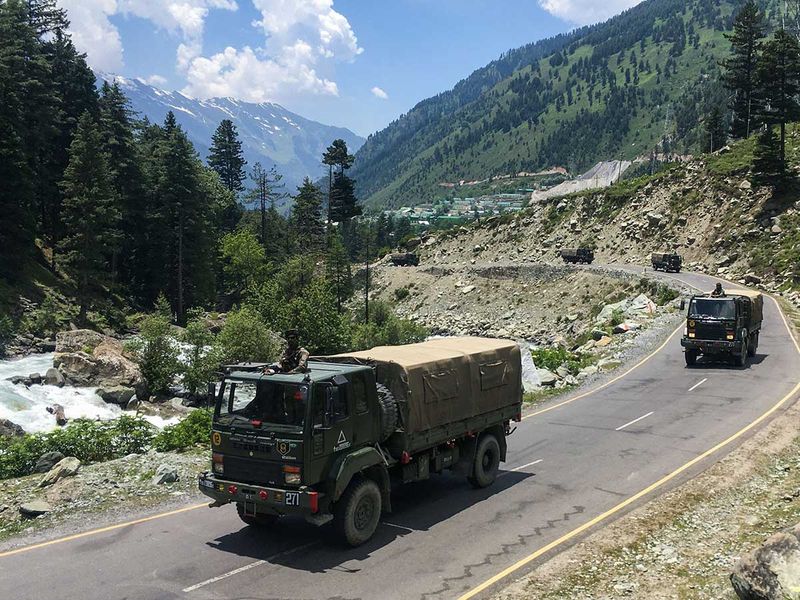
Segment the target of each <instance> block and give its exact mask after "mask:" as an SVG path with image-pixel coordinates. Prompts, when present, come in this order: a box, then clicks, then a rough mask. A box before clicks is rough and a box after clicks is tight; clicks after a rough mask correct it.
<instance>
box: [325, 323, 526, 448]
mask: <svg viewBox="0 0 800 600" xmlns="http://www.w3.org/2000/svg"><path fill="white" fill-rule="evenodd" d="M324 360H330V361H335V362H357V363H359V364H368V365H371V366H373V367H374V368H375V372H376V378H377V380H378V382H379V383H382V384H383V385H385V386H386V387H387V388H389V390H391V392H392V393H393V394H394V397H395V398H396V400H397V402H398V406H399V408H400V420H401V426H402V428H403V429H404V430H405V433H406V434H414V433H418V432H424V431H427V430H429V429H432V428H434V427H439V426H443V425H447V424H449V423H454V422H456V421H460V420H462V419H466V418H470V417H474V416H478V415H481V414H484V413H489V412H492V411H494V410H497V409H500V408H504V407H508V406H512V405H515V404H516V405H518V404H519V402H520V399H521V396H522V373H521V358H520V348H519V346H518V345H517V344H516V343H514V342H511V341H507V340H497V339H486V338H473V337H454V338H441V339H434V340H428V341H426V342H422V343H419V344H409V345H406V346H380V347H377V348H373V349H371V350H364V351H362V352H353V353H348V354H341V355H337V356H333V357H328V358H326V359H324Z"/></svg>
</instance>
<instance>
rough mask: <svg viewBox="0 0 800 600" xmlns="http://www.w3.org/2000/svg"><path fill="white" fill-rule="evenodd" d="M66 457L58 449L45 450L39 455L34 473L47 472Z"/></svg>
mask: <svg viewBox="0 0 800 600" xmlns="http://www.w3.org/2000/svg"><path fill="white" fill-rule="evenodd" d="M63 459H64V455H63V454H61V452H59V451H58V450H53V451H52V452H45V453H44V454H42V455H41V456H40V457H39V460H37V461H36V465H35V466H34V467H33V472H34V473H47V472H48V471H49V470H50V469H52V468H53V467H55V466H56V465H57V464H58V463H59V462H60V461H61V460H63Z"/></svg>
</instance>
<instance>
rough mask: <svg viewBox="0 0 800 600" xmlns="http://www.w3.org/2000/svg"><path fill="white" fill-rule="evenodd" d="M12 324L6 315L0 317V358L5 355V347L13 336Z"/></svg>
mask: <svg viewBox="0 0 800 600" xmlns="http://www.w3.org/2000/svg"><path fill="white" fill-rule="evenodd" d="M14 329H15V328H14V322H13V321H12V320H11V317H9V316H8V315H0V356H4V355H5V353H6V345H7V344H8V342H9V341H11V338H12V337H13V336H14Z"/></svg>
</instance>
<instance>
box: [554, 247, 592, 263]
mask: <svg viewBox="0 0 800 600" xmlns="http://www.w3.org/2000/svg"><path fill="white" fill-rule="evenodd" d="M561 258H562V259H563V260H564V262H565V263H573V264H577V263H583V264H587V265H590V264H592V263H593V262H594V250H592V249H591V248H564V249H562V250H561Z"/></svg>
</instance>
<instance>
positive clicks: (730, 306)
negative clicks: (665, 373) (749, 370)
mask: <svg viewBox="0 0 800 600" xmlns="http://www.w3.org/2000/svg"><path fill="white" fill-rule="evenodd" d="M762 318H763V297H762V295H761V294H760V293H759V292H753V291H750V290H737V291H736V292H732V293H729V294H721V295H715V294H704V295H700V296H693V297H692V298H691V300H690V301H689V309H688V313H687V315H686V333H685V334H684V336H683V339H681V345H682V346H683V348H684V357H685V359H686V364H687V366H693V365H694V364H695V363H696V362H697V359H698V357H699V356H700V355H701V354H702V355H709V356H710V355H723V356H730V357H732V358H734V359H735V360H736V362H737V363H738V364H739V366H742V367H744V366H746V365H747V359H748V357H754V356H755V355H756V352H757V350H758V342H759V334H760V331H761V322H762Z"/></svg>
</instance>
